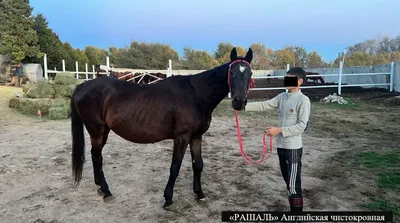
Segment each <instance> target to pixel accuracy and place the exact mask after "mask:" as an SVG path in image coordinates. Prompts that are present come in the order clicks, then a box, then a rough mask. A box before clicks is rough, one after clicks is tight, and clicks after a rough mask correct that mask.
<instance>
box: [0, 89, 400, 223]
mask: <svg viewBox="0 0 400 223" xmlns="http://www.w3.org/2000/svg"><path fill="white" fill-rule="evenodd" d="M15 90H16V91H20V89H17V88H12V87H0V92H1V94H0V95H1V96H0V97H1V99H0V179H1V180H0V222H4V223H14V222H24V223H28V222H46V223H47V222H71V223H72V222H85V223H89V222H95V223H100V222H110V223H111V222H113V223H114V222H115V223H117V222H220V221H221V215H220V213H221V211H226V210H241V211H245V210H248V211H286V210H288V208H289V207H288V201H287V192H286V189H285V185H284V181H283V179H282V177H281V173H280V170H279V165H278V157H277V153H276V148H275V147H274V151H273V154H272V156H271V157H270V158H269V159H268V160H266V161H265V162H264V163H262V164H261V165H258V166H249V165H247V164H246V163H245V162H244V160H243V158H242V157H241V155H240V152H239V145H238V141H237V136H236V127H235V119H234V115H233V110H232V109H231V108H230V107H229V102H224V103H223V104H222V105H221V106H220V107H219V108H218V109H217V110H216V111H215V114H214V118H213V121H212V124H211V127H210V129H209V131H208V132H207V133H206V134H205V135H204V139H203V159H204V170H203V173H202V187H203V190H204V193H205V194H206V196H207V197H208V201H206V202H202V203H198V202H197V201H196V200H195V197H194V193H193V190H192V181H193V172H192V168H191V163H190V153H189V149H187V151H186V155H185V158H184V162H183V164H182V167H181V171H180V174H179V177H178V180H177V182H176V185H175V188H174V198H173V199H174V202H175V203H174V205H173V207H172V208H171V210H169V211H167V210H164V209H163V208H162V205H163V203H164V198H163V191H164V188H165V185H166V183H167V180H168V176H169V167H170V161H171V158H172V141H171V140H168V141H163V142H160V143H155V144H147V145H140V144H134V143H130V142H128V141H126V140H124V139H122V138H120V137H119V136H117V135H116V134H114V133H113V132H111V133H110V136H109V139H108V142H107V144H106V146H105V148H104V150H103V157H104V167H103V170H104V172H105V176H106V179H107V181H108V184H109V186H110V190H111V192H112V193H113V195H114V196H115V200H114V202H113V203H105V202H103V199H102V197H101V196H99V195H98V194H97V192H96V189H97V186H96V185H95V184H94V181H93V169H92V168H93V167H92V163H91V159H90V141H89V136H88V134H87V132H85V134H86V135H85V136H86V163H85V166H84V172H83V179H82V182H81V184H80V186H79V187H78V188H76V189H75V188H73V178H72V171H71V135H70V120H62V121H50V120H46V119H44V120H43V121H39V120H38V119H37V118H36V117H35V116H32V117H27V116H23V115H21V114H19V113H17V112H15V111H13V110H11V109H9V108H8V99H9V98H10V97H11V96H13V93H12V91H15ZM376 107H377V106H375V107H371V108H370V107H368V109H367V110H362V111H361V109H359V110H360V111H361V112H357V111H353V110H352V109H350V110H340V109H336V108H334V107H329V106H328V107H327V106H325V107H324V106H321V105H313V114H312V117H311V120H312V122H311V125H310V130H309V131H308V132H307V133H305V135H304V153H303V154H304V155H303V173H302V182H303V183H302V185H303V191H304V197H305V201H304V202H305V208H304V210H305V211H322V210H325V211H329V210H333V211H334V210H343V211H346V210H354V211H356V210H365V209H363V208H361V207H360V203H361V202H364V201H366V200H368V196H367V195H365V194H366V193H374V192H375V191H376V187H375V184H376V183H374V181H373V179H372V178H371V177H368V173H366V172H362V171H361V170H353V169H351V168H350V167H349V166H350V164H349V162H347V161H345V160H346V159H345V158H346V157H348V155H346V154H345V153H343V152H346V151H349V150H352V151H358V150H374V149H376V148H378V144H379V148H380V149H386V148H392V147H394V146H398V145H399V142H400V136H399V134H400V133H399V132H400V131H397V130H398V128H399V127H387V126H385V124H384V123H386V124H387V123H391V125H392V124H397V126H399V119H398V117H399V114H400V113H399V110H400V109H399V108H396V107H395V108H390V109H389V108H379V109H380V110H379V109H378V108H376ZM356 110H357V109H356ZM378 114H380V115H379V117H380V120H375V119H374V118H375V117H376V115H378ZM393 115H397V119H394V118H392V119H393V120H392V119H390V117H393ZM276 119H277V115H276V111H268V112H264V113H252V114H247V113H246V114H244V113H243V112H241V113H240V121H241V127H242V136H243V140H244V146H245V149H246V151H247V153H248V154H249V155H252V157H253V158H258V157H260V155H261V154H262V131H263V129H264V128H265V127H266V126H269V125H274V124H276V122H277V121H276ZM394 121H395V122H397V123H393V122H394ZM362 122H366V123H367V124H368V125H370V126H372V127H368V129H369V130H371V128H372V130H371V131H369V130H368V131H366V130H365V129H359V128H358V129H357V125H363V124H362ZM380 122H382V123H380ZM328 123H329V124H328ZM364 124H365V123H364ZM365 125H366V124H365ZM349 127H350V128H353V127H354V129H349ZM395 128H397V129H395ZM343 132H348V133H343ZM343 134H344V135H343ZM376 135H380V136H382V139H379V137H378V136H376ZM387 137H393V138H391V139H392V140H387ZM371 142H373V143H371ZM274 145H275V140H274ZM390 196H392V197H393V199H397V200H396V201H397V202H398V201H399V194H395V193H393V194H390Z"/></svg>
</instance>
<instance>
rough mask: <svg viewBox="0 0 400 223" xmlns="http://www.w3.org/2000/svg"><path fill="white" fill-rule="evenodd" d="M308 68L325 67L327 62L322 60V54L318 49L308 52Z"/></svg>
mask: <svg viewBox="0 0 400 223" xmlns="http://www.w3.org/2000/svg"><path fill="white" fill-rule="evenodd" d="M306 63H307V66H306V67H307V68H320V67H324V66H325V63H324V61H322V58H321V56H320V55H319V54H318V52H317V51H312V52H310V53H309V54H307V60H306Z"/></svg>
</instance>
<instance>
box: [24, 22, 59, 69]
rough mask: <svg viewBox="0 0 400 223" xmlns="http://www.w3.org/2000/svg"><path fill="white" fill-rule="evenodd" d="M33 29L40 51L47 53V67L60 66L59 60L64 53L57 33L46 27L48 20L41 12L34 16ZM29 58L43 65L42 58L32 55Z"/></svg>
mask: <svg viewBox="0 0 400 223" xmlns="http://www.w3.org/2000/svg"><path fill="white" fill-rule="evenodd" d="M33 29H34V30H35V31H36V33H37V36H38V40H39V41H38V43H39V50H40V52H42V53H45V54H47V66H48V68H49V69H53V68H54V67H59V68H61V67H62V63H61V61H62V59H64V58H65V56H66V53H65V50H64V48H63V44H62V42H61V41H60V39H59V38H58V36H57V34H55V33H54V32H53V30H52V29H50V28H49V27H48V22H47V20H46V18H45V17H44V16H43V14H38V15H37V16H35V17H34V23H33ZM30 60H31V62H33V63H40V64H42V66H43V60H42V58H39V57H32V58H30Z"/></svg>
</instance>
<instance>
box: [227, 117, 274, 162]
mask: <svg viewBox="0 0 400 223" xmlns="http://www.w3.org/2000/svg"><path fill="white" fill-rule="evenodd" d="M235 116H236V127H237V135H238V141H239V146H240V153H241V154H242V157H243V159H244V161H246V163H247V164H249V165H254V164H260V163H262V162H263V161H264V160H265V159H268V158H269V157H270V156H271V153H272V136H270V137H269V153H268V156H267V143H266V140H265V138H266V136H267V134H266V133H264V135H263V147H264V154H263V157H262V158H261V159H260V160H253V159H252V158H250V157H248V156H247V154H246V153H245V152H244V149H243V140H242V133H241V132H240V125H239V118H238V113H237V111H236V110H235Z"/></svg>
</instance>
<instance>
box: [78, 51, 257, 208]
mask: <svg viewBox="0 0 400 223" xmlns="http://www.w3.org/2000/svg"><path fill="white" fill-rule="evenodd" d="M230 59H231V61H230V62H229V63H226V64H224V65H221V66H218V67H216V68H214V69H211V70H207V71H204V72H202V73H199V74H195V75H188V76H180V75H176V76H173V77H169V78H167V79H164V80H161V81H159V82H157V83H154V84H149V85H146V84H144V85H139V84H135V83H131V82H127V81H121V80H118V79H115V78H111V77H107V76H106V77H103V78H99V79H94V80H89V81H86V82H84V83H83V84H80V85H78V86H77V87H76V88H75V90H74V92H73V95H72V98H71V127H72V170H73V173H74V177H75V187H77V186H78V185H79V182H80V180H81V178H82V171H83V164H84V161H85V149H84V147H85V141H84V126H85V127H86V129H87V131H88V133H89V135H90V140H91V145H92V148H91V155H92V162H93V172H94V182H95V184H97V185H98V186H100V188H99V190H98V192H99V193H101V194H104V197H103V198H104V200H105V201H107V200H108V199H109V198H112V197H113V195H112V194H111V192H110V189H109V187H108V184H107V182H106V179H105V177H104V173H103V168H102V165H103V157H102V149H103V147H104V145H105V144H106V142H107V138H108V134H109V132H110V130H112V131H113V132H115V133H116V134H117V135H119V136H121V137H122V138H124V139H126V140H128V141H131V142H134V143H142V144H145V143H156V142H160V141H162V140H166V139H173V141H174V146H173V156H172V163H171V166H170V175H169V179H168V183H167V185H166V188H165V191H164V197H165V203H164V207H167V206H169V205H171V204H172V203H173V201H172V196H173V188H174V185H175V181H176V179H177V177H178V174H179V171H180V167H181V164H182V160H183V156H184V154H185V151H186V149H187V147H188V145H190V153H191V157H192V168H193V172H194V178H193V190H194V193H195V194H196V195H197V196H196V198H197V200H204V199H205V198H206V196H205V195H204V193H203V190H202V187H201V180H200V179H201V172H202V170H203V158H202V154H201V151H202V148H201V144H202V138H203V134H204V133H205V132H206V131H207V130H208V129H209V127H210V123H211V117H212V112H213V111H214V109H215V108H216V107H217V105H218V104H219V103H220V102H221V101H222V100H223V99H224V98H225V97H226V96H227V95H228V93H229V92H231V97H232V107H233V109H236V110H243V108H244V107H245V105H246V103H247V92H248V89H249V87H250V84H251V83H252V81H253V79H252V78H251V76H252V70H251V66H250V63H251V60H252V59H253V52H252V50H251V49H249V51H248V52H247V54H246V56H245V57H244V58H239V57H238V56H237V51H236V48H233V49H232V51H231V55H230ZM230 88H231V90H230Z"/></svg>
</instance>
